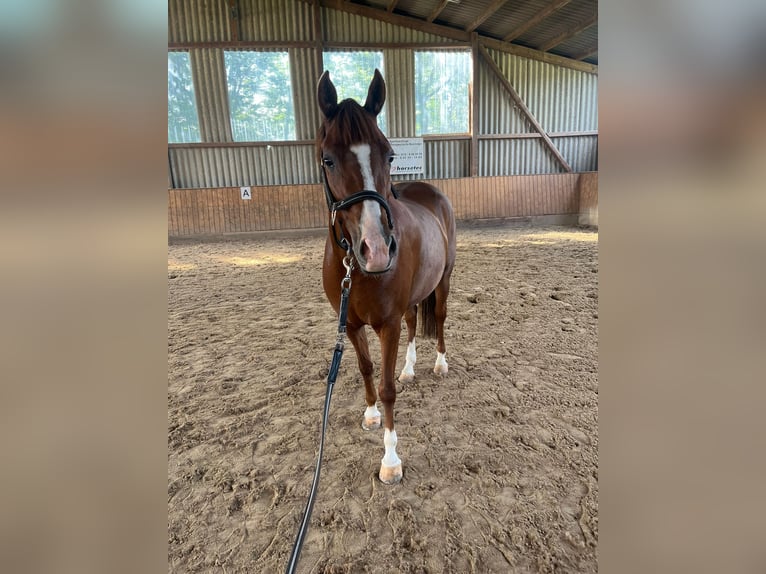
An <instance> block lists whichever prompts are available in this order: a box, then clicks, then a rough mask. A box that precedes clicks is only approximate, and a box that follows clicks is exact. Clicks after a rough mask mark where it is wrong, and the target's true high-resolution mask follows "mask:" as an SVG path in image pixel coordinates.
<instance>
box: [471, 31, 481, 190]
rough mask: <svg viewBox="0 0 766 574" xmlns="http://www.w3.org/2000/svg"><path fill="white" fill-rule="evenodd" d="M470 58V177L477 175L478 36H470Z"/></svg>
mask: <svg viewBox="0 0 766 574" xmlns="http://www.w3.org/2000/svg"><path fill="white" fill-rule="evenodd" d="M471 57H472V59H473V78H472V79H471V152H470V153H471V156H470V160H471V172H470V173H471V177H476V176H478V175H479V35H478V34H477V33H476V32H473V33H472V34H471Z"/></svg>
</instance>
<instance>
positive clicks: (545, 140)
mask: <svg viewBox="0 0 766 574" xmlns="http://www.w3.org/2000/svg"><path fill="white" fill-rule="evenodd" d="M479 52H480V53H481V55H482V56H483V57H484V60H485V61H486V62H487V64H488V65H489V67H490V68H492V71H493V72H494V73H495V75H496V76H497V79H498V80H500V83H501V84H502V86H503V87H504V88H505V90H506V91H507V92H508V94H509V95H510V96H511V99H512V100H513V101H514V103H515V104H516V107H518V108H519V110H521V113H522V114H524V116H525V117H526V118H527V120H528V121H529V123H530V124H532V127H533V128H534V129H535V130H537V132H538V133H539V134H540V136H541V137H542V138H543V143H545V145H546V146H547V147H548V149H549V150H550V152H551V153H552V154H553V156H554V157H555V158H556V159H557V160H558V162H559V163H560V164H561V165H562V167H563V168H564V171H566V172H567V173H571V172H572V167H571V166H570V165H569V164H568V163H567V160H566V159H564V156H563V155H561V152H559V150H558V148H557V147H556V145H555V144H554V143H553V141H552V140H551V138H550V137H548V134H547V133H546V132H545V130H544V129H543V126H541V125H540V123H539V122H538V121H537V119H536V118H535V116H534V115H532V112H530V111H529V108H528V107H527V105H526V104H525V103H524V100H522V99H521V96H519V94H518V92H517V91H516V88H514V87H513V85H512V84H511V82H509V81H508V79H507V78H506V77H505V75H504V74H503V71H502V70H501V69H500V67H499V66H498V65H497V64H496V63H495V59H494V58H493V57H492V55H491V54H490V53H489V52H488V51H487V49H486V48H485V47H484V46H482V45H481V44H479Z"/></svg>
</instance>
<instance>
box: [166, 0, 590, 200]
mask: <svg viewBox="0 0 766 574" xmlns="http://www.w3.org/2000/svg"><path fill="white" fill-rule="evenodd" d="M237 4H238V8H239V28H238V32H237V34H238V36H239V39H240V40H241V41H264V42H314V41H315V38H314V13H313V10H314V9H315V8H314V6H313V5H312V4H310V3H308V2H301V1H298V0H239V1H238V3H237ZM168 12H169V17H168V38H169V42H171V43H186V44H190V48H189V52H190V59H191V63H192V72H193V75H194V81H195V89H196V91H195V93H196V97H197V103H198V113H199V119H200V131H201V137H202V141H203V142H205V143H219V144H220V143H223V144H225V143H229V142H232V134H231V126H230V122H229V109H228V97H227V89H226V78H225V67H224V58H223V51H224V49H223V48H220V47H209V46H205V47H194V46H193V44H194V43H201V42H229V41H231V40H232V30H231V25H230V19H229V8H228V5H227V2H226V0H170V1H169V3H168ZM320 21H321V29H322V34H323V40H324V42H326V43H328V44H329V45H330V46H332V45H337V44H340V43H352V44H354V43H357V44H359V46H360V48H361V47H362V46H366V47H367V49H376V48H375V47H374V46H371V44H374V43H385V44H387V45H386V46H383V47H382V51H383V57H384V62H385V63H384V67H385V73H386V82H387V86H388V90H387V93H388V102H387V122H388V135H389V136H390V137H413V136H414V135H415V109H414V100H415V98H414V55H413V49H412V47H411V46H408V47H406V48H401V49H399V48H393V47H391V44H393V43H406V44H417V43H422V44H424V45H425V46H426V47H427V46H433V45H435V44H438V45H454V42H452V41H451V40H449V39H447V38H443V37H439V36H435V35H433V34H427V33H424V32H419V31H416V30H412V29H409V28H403V27H399V26H394V25H392V24H388V23H383V22H380V21H378V20H374V19H370V18H365V17H362V16H357V15H352V14H349V13H346V12H342V11H336V10H332V9H328V8H321V9H320ZM465 48H466V49H468V47H465ZM250 49H253V48H250ZM263 49H269V50H277V49H279V48H276V47H274V46H269V47H268V48H263ZM284 49H285V50H287V51H288V52H289V56H290V67H291V74H292V78H291V81H292V86H293V96H294V98H293V99H294V107H295V118H296V138H297V139H298V140H299V141H298V142H296V143H295V144H286V145H285V144H279V145H270V146H267V145H265V144H261V143H259V144H253V145H244V146H243V145H237V146H231V147H225V146H206V145H205V143H202V144H197V145H191V146H180V145H171V146H170V151H169V154H168V155H169V165H170V171H171V182H172V185H173V186H174V187H178V188H206V187H214V188H219V187H230V186H241V185H255V186H258V185H291V184H308V183H317V182H318V181H319V179H318V177H319V172H318V170H317V168H316V158H315V153H314V149H313V143H309V142H313V139H314V137H315V134H316V129H317V127H318V126H319V121H320V120H319V113H318V110H317V106H316V102H315V100H314V91H315V86H316V81H317V79H318V77H319V75H320V74H321V70H320V69H319V67H320V64H319V62H320V57H319V55H318V54H317V50H316V48H313V47H307V46H295V45H292V46H290V47H287V48H284ZM378 49H381V48H378ZM489 53H490V55H491V57H492V58H493V59H494V60H495V62H496V63H497V65H498V66H499V68H500V69H501V70H502V71H503V74H504V75H505V76H506V78H507V79H508V80H509V81H510V82H511V84H512V85H513V86H514V87H515V88H516V90H517V91H518V93H519V95H520V96H521V97H522V98H523V100H524V102H525V103H526V105H527V107H528V108H529V109H530V111H531V112H532V113H533V114H534V116H535V117H536V119H537V120H538V122H539V123H540V124H541V125H542V126H543V128H544V129H545V130H546V131H547V132H548V133H561V132H568V133H577V132H583V131H595V130H597V129H598V117H597V96H598V94H597V85H598V82H597V80H598V79H597V77H596V76H595V75H593V74H588V73H585V72H580V71H576V70H572V69H568V68H563V67H559V66H554V65H552V64H548V63H544V62H541V61H537V60H531V59H528V58H523V57H520V56H516V55H512V54H508V53H505V52H501V51H497V50H492V49H489ZM474 65H477V63H476V62H475V63H474ZM476 88H477V89H475V90H474V93H477V92H478V95H477V97H478V98H479V110H480V111H479V115H478V118H477V129H478V134H479V138H480V139H479V146H478V169H479V173H478V175H479V176H483V177H490V176H503V175H526V174H543V173H561V172H562V171H563V170H562V167H561V166H560V165H559V163H558V162H557V161H556V160H555V159H554V158H553V157H552V155H551V153H550V151H549V150H548V149H547V148H546V147H545V146H544V145H543V142H542V139H541V138H525V139H513V138H507V139H494V138H485V139H482V138H481V136H483V135H513V134H525V133H527V134H528V133H530V132H531V130H532V128H531V127H530V126H529V125H528V122H527V121H525V119H524V118H523V117H522V116H521V115H520V113H519V111H518V110H516V109H515V108H514V105H513V102H512V101H511V100H510V98H509V97H508V95H507V94H506V93H505V91H504V88H503V87H502V85H501V84H500V82H499V81H498V80H497V79H496V78H495V77H494V74H493V72H492V70H491V69H490V68H489V67H488V66H487V65H486V64H480V65H479V85H478V86H477V87H476ZM553 141H554V142H555V144H556V146H557V147H558V149H559V151H560V152H561V154H562V155H563V156H564V157H565V158H566V160H567V162H568V163H569V164H570V165H571V166H572V168H573V170H574V171H576V172H580V171H592V170H595V169H596V168H597V136H595V135H572V136H566V137H554V138H553ZM425 153H426V158H425V170H426V171H425V173H424V174H423V175H422V176H398V177H397V179H420V178H434V179H443V178H460V177H468V176H470V156H471V145H470V140H469V139H465V138H457V139H452V140H442V139H438V140H428V139H426V144H425Z"/></svg>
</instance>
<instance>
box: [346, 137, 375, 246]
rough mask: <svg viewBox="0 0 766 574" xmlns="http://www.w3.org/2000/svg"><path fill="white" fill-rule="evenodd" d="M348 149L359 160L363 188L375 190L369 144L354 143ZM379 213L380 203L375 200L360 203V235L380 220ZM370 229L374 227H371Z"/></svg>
mask: <svg viewBox="0 0 766 574" xmlns="http://www.w3.org/2000/svg"><path fill="white" fill-rule="evenodd" d="M349 149H350V150H351V151H352V152H354V154H355V155H356V160H357V161H358V162H359V167H360V168H361V170H362V181H363V182H364V189H368V190H370V191H376V190H375V178H374V177H373V176H372V165H371V164H370V146H369V145H368V144H356V145H352V146H351V147H350V148H349ZM380 215H381V213H380V204H378V202H377V201H371V200H369V199H368V200H367V201H365V202H363V203H362V221H361V224H360V226H361V229H362V236H366V235H367V229H370V226H374V225H376V222H378V221H380ZM372 229H376V228H375V227H372Z"/></svg>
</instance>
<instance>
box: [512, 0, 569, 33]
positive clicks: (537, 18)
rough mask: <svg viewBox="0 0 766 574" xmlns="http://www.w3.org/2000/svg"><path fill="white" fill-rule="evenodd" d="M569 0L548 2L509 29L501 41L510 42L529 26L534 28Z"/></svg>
mask: <svg viewBox="0 0 766 574" xmlns="http://www.w3.org/2000/svg"><path fill="white" fill-rule="evenodd" d="M571 1H572V0H553V2H551V3H550V4H548V5H547V6H546V7H545V8H543V9H542V10H540V11H538V12H537V14H535V15H534V16H532V17H531V18H530V19H529V20H527V21H526V22H524V23H523V24H522V25H521V26H519V27H517V28H516V29H515V30H513V31H511V32H510V33H509V34H506V35H505V37H504V38H503V42H510V41H512V40H515V39H516V38H518V37H519V36H521V35H522V34H523V33H524V32H526V31H527V30H529V29H530V28H534V27H535V26H537V25H538V24H539V23H540V22H542V21H543V20H545V19H546V18H547V17H548V16H550V15H551V14H553V13H554V12H556V11H557V10H561V8H563V7H564V6H566V5H567V4H569V3H570V2H571Z"/></svg>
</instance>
